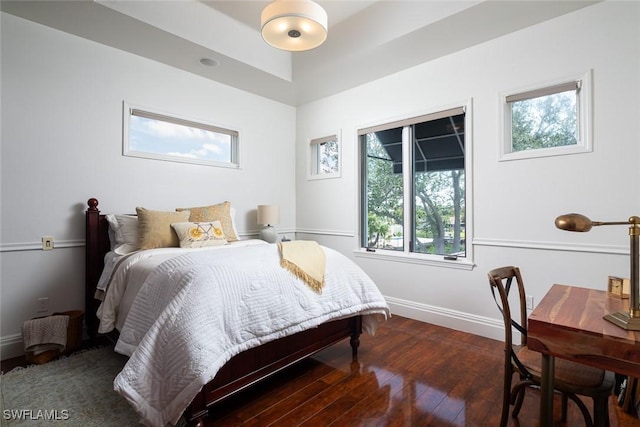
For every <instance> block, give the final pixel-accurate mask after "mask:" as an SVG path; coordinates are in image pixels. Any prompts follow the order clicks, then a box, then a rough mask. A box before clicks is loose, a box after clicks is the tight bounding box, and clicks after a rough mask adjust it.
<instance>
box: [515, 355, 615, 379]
mask: <svg viewBox="0 0 640 427" xmlns="http://www.w3.org/2000/svg"><path fill="white" fill-rule="evenodd" d="M517 356H518V359H520V362H522V364H523V365H524V366H525V367H526V368H527V369H528V370H529V372H531V374H532V375H533V376H535V377H536V379H539V378H540V377H541V376H542V355H541V354H540V353H539V352H537V351H531V350H529V349H528V348H527V347H522V348H521V349H519V350H518V352H517ZM604 378H605V371H603V370H602V369H598V368H592V367H591V366H586V365H582V364H580V363H575V362H571V361H569V360H565V359H560V358H556V359H555V375H554V381H555V384H556V387H557V388H563V385H567V386H569V387H571V388H573V389H575V388H584V389H590V388H596V389H597V388H599V387H600V386H601V385H602V384H603V380H604Z"/></svg>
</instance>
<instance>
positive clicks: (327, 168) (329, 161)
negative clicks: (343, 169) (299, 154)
mask: <svg viewBox="0 0 640 427" xmlns="http://www.w3.org/2000/svg"><path fill="white" fill-rule="evenodd" d="M310 150H311V155H310V157H311V163H310V167H309V175H308V178H309V179H321V178H338V177H340V141H339V139H338V135H337V134H335V135H330V136H325V137H322V138H315V139H312V140H311V143H310Z"/></svg>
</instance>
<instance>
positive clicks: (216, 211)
mask: <svg viewBox="0 0 640 427" xmlns="http://www.w3.org/2000/svg"><path fill="white" fill-rule="evenodd" d="M187 210H188V211H190V212H191V215H190V216H189V222H212V221H220V224H221V225H222V231H223V232H224V235H225V237H226V239H227V241H228V242H235V241H236V240H238V236H237V235H236V233H235V231H234V229H233V220H232V219H231V203H230V202H223V203H218V204H217V205H211V206H197V207H193V208H176V211H178V212H183V211H187Z"/></svg>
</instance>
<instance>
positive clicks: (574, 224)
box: [556, 213, 640, 331]
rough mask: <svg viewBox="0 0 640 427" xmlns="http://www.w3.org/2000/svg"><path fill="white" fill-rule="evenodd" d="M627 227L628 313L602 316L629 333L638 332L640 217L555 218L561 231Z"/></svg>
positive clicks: (639, 307) (639, 324)
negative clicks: (607, 219) (612, 219)
mask: <svg viewBox="0 0 640 427" xmlns="http://www.w3.org/2000/svg"><path fill="white" fill-rule="evenodd" d="M622 224H628V225H629V242H630V243H629V244H630V256H631V279H630V280H631V283H630V290H629V312H628V313H627V312H624V311H618V312H616V313H611V314H607V315H606V316H604V318H605V319H606V320H608V321H609V322H611V323H614V324H615V325H617V326H619V327H621V328H623V329H627V330H630V331H640V305H639V301H638V300H639V299H640V295H638V288H639V285H638V280H639V276H638V274H639V270H638V268H639V266H638V264H639V262H640V250H639V249H638V247H639V245H638V243H639V241H640V217H637V216H632V217H630V218H629V220H628V221H620V222H600V221H591V220H590V219H589V218H587V217H586V216H584V215H580V214H576V213H572V214H567V215H560V216H559V217H557V218H556V227H558V228H559V229H561V230H567V231H583V232H584V231H589V230H591V227H597V226H599V225H622Z"/></svg>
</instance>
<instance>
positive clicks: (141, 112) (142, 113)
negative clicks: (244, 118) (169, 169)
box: [122, 101, 240, 169]
mask: <svg viewBox="0 0 640 427" xmlns="http://www.w3.org/2000/svg"><path fill="white" fill-rule="evenodd" d="M122 110H123V117H122V118H123V120H122V121H123V138H122V140H123V143H122V154H123V155H124V156H128V157H139V158H144V159H153V160H164V161H170V162H178V163H191V164H197V165H205V166H215V167H223V168H233V169H239V168H240V161H239V158H240V147H239V139H240V138H239V137H240V132H239V131H238V130H235V129H228V128H226V127H222V126H219V125H216V124H213V123H208V122H205V121H203V120H200V119H193V118H187V117H182V116H178V115H175V114H172V113H166V112H161V111H159V110H156V109H153V108H148V107H142V106H139V105H134V104H130V103H128V102H126V101H125V102H123V108H122ZM132 116H138V117H144V118H147V119H151V120H157V121H159V122H165V123H171V124H177V125H182V126H186V127H190V128H195V129H199V130H203V131H207V132H213V133H218V134H223V135H228V136H230V137H231V153H230V157H231V158H230V161H229V162H226V161H217V160H209V159H205V158H197V157H185V156H180V155H170V154H159V153H154V152H147V151H136V150H134V149H132V148H131V146H130V132H131V117H132Z"/></svg>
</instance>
